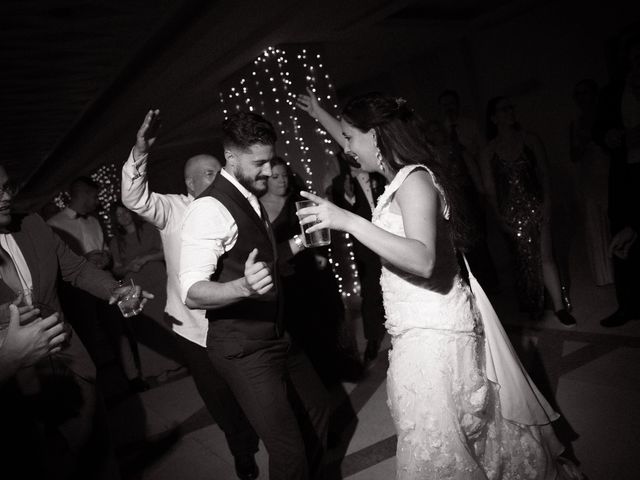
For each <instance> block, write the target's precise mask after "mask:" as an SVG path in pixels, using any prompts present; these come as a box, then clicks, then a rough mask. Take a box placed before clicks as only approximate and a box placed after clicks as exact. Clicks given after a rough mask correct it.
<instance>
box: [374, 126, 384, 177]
mask: <svg viewBox="0 0 640 480" xmlns="http://www.w3.org/2000/svg"><path fill="white" fill-rule="evenodd" d="M373 144H374V145H375V147H376V159H377V160H378V168H379V169H380V171H381V172H382V173H384V171H385V170H386V167H385V166H384V161H383V160H382V152H381V151H380V147H378V141H377V139H376V134H375V133H374V134H373Z"/></svg>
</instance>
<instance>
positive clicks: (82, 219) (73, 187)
mask: <svg viewBox="0 0 640 480" xmlns="http://www.w3.org/2000/svg"><path fill="white" fill-rule="evenodd" d="M98 191H99V187H98V184H97V183H96V182H94V181H93V180H92V179H91V178H89V177H78V178H76V179H74V180H73V181H72V182H71V184H70V185H69V196H70V199H69V204H68V206H67V207H66V208H64V209H63V210H61V211H59V212H58V213H56V214H55V215H53V216H52V217H51V218H49V220H47V224H48V225H49V226H50V227H51V228H52V229H53V230H54V231H55V232H56V233H57V234H58V236H59V237H60V238H62V240H64V242H65V243H66V244H67V245H69V247H70V248H71V250H72V251H73V252H74V253H75V254H76V255H80V256H83V257H84V258H86V259H87V260H88V261H89V262H91V263H93V264H94V265H95V266H96V267H98V268H99V269H101V270H106V269H108V267H109V265H110V264H111V254H110V253H109V250H108V246H107V244H106V242H105V241H104V233H103V231H102V226H101V225H100V222H99V221H98V219H97V218H96V217H95V211H96V209H97V208H98ZM60 301H61V302H62V305H63V307H64V310H65V313H66V315H67V320H68V321H69V323H70V324H71V325H73V328H74V329H75V330H76V332H77V333H78V335H79V336H80V338H81V339H82V341H83V342H84V344H85V346H86V347H87V350H89V353H90V354H91V358H92V359H93V361H94V362H95V363H96V365H97V367H98V369H101V370H104V369H106V368H109V369H110V368H112V367H115V368H116V370H114V371H115V372H117V374H118V377H119V378H121V382H120V383H121V384H122V385H123V388H124V385H125V383H124V382H125V381H126V378H125V377H126V375H125V374H124V369H123V368H122V365H121V364H120V363H119V360H118V358H119V355H118V354H117V353H116V351H115V350H114V348H113V347H112V345H114V344H117V342H116V343H114V341H112V340H110V337H111V336H112V335H113V334H112V332H110V331H109V329H108V328H106V327H105V325H106V324H107V323H106V322H108V321H109V317H110V315H111V311H110V309H107V308H106V307H105V306H104V305H103V304H102V303H101V302H99V301H98V299H96V298H95V297H94V296H93V295H90V294H88V293H87V292H85V291H83V290H81V289H79V288H76V287H74V286H72V285H68V284H66V283H65V284H62V285H60ZM112 387H113V390H115V383H114V384H113V385H112ZM105 393H107V397H109V395H111V393H113V395H116V392H110V391H109V390H105Z"/></svg>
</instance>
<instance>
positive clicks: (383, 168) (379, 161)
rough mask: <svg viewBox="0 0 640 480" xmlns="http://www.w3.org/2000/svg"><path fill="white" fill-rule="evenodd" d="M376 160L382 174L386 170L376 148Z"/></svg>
mask: <svg viewBox="0 0 640 480" xmlns="http://www.w3.org/2000/svg"><path fill="white" fill-rule="evenodd" d="M376 158H377V159H378V168H379V169H380V171H381V172H382V173H384V171H385V170H386V168H385V166H384V162H383V161H382V153H381V152H380V149H379V148H378V147H376Z"/></svg>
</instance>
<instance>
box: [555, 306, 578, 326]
mask: <svg viewBox="0 0 640 480" xmlns="http://www.w3.org/2000/svg"><path fill="white" fill-rule="evenodd" d="M554 314H555V316H556V318H557V319H558V320H559V321H560V323H561V324H562V325H564V326H565V327H569V328H571V327H575V326H576V324H577V323H578V322H576V319H575V318H574V317H573V315H571V314H570V313H569V312H568V311H567V310H566V309H564V308H563V309H561V310H558V311H556V312H554Z"/></svg>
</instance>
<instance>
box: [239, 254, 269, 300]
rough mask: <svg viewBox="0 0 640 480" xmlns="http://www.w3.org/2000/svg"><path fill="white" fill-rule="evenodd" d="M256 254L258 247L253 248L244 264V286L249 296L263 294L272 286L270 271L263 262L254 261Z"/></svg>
mask: <svg viewBox="0 0 640 480" xmlns="http://www.w3.org/2000/svg"><path fill="white" fill-rule="evenodd" d="M257 256H258V249H257V248H254V249H253V250H251V253H249V256H248V257H247V261H246V262H245V264H244V284H245V285H244V286H245V289H246V292H247V296H249V297H254V296H258V295H264V294H265V293H267V292H268V291H269V290H271V289H272V288H273V277H272V276H271V271H270V270H269V267H268V265H267V264H266V263H265V262H256V257H257Z"/></svg>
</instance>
